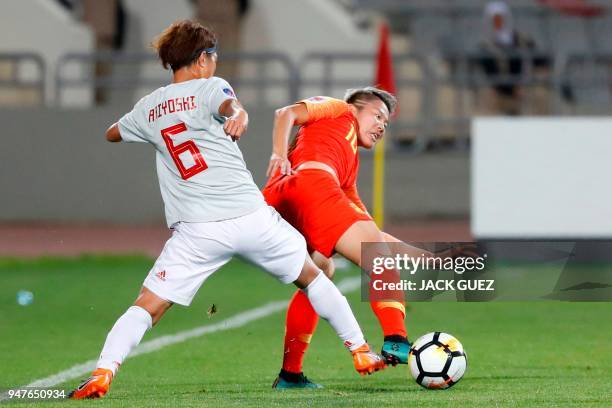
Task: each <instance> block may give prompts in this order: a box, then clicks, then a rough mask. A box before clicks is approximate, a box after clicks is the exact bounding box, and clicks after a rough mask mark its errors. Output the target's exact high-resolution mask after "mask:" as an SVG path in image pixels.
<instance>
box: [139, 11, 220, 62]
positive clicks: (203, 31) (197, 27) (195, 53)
mask: <svg viewBox="0 0 612 408" xmlns="http://www.w3.org/2000/svg"><path fill="white" fill-rule="evenodd" d="M216 44H217V37H216V36H215V33H214V32H213V31H212V30H210V29H208V28H206V27H204V26H203V25H202V24H200V23H198V22H196V21H191V20H181V21H176V22H174V23H172V24H171V25H170V27H168V28H166V29H165V30H164V31H163V32H162V33H161V34H160V35H159V37H157V38H156V39H155V40H154V41H153V43H152V44H151V45H152V46H153V48H155V49H156V50H157V55H158V56H159V59H160V60H161V63H162V65H163V67H164V68H165V69H168V67H170V68H172V71H177V70H179V69H181V68H183V67H185V66H188V65H190V64H191V63H193V62H194V61H195V60H197V59H198V58H199V57H200V55H201V54H202V52H204V50H206V49H208V48H212V47H214V46H215V45H216Z"/></svg>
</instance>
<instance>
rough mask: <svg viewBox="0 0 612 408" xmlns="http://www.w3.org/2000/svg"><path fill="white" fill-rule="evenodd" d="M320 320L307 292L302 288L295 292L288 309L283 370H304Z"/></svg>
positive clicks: (299, 371)
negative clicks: (306, 353)
mask: <svg viewBox="0 0 612 408" xmlns="http://www.w3.org/2000/svg"><path fill="white" fill-rule="evenodd" d="M318 322H319V316H318V315H317V313H316V312H315V311H314V309H313V308H312V305H311V304H310V301H309V300H308V297H307V296H306V294H305V293H304V292H302V291H301V290H298V291H297V292H295V295H293V298H292V299H291V302H290V303H289V308H288V309H287V320H286V322H285V354H284V355H283V370H285V371H289V372H291V373H301V372H302V364H303V363H304V353H305V352H306V350H307V349H308V345H309V344H310V339H311V338H312V334H313V333H314V331H315V329H316V328H317V323H318Z"/></svg>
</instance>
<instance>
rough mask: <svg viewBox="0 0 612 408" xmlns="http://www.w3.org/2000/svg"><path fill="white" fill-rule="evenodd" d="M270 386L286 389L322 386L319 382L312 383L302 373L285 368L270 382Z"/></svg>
mask: <svg viewBox="0 0 612 408" xmlns="http://www.w3.org/2000/svg"><path fill="white" fill-rule="evenodd" d="M272 388H276V389H282V390H288V389H299V388H315V389H317V388H323V386H322V385H321V384H317V383H313V382H312V381H310V380H309V379H308V378H307V377H306V376H305V375H304V373H299V374H295V373H289V372H287V371H285V370H281V372H280V373H279V374H278V377H276V380H274V383H273V384H272Z"/></svg>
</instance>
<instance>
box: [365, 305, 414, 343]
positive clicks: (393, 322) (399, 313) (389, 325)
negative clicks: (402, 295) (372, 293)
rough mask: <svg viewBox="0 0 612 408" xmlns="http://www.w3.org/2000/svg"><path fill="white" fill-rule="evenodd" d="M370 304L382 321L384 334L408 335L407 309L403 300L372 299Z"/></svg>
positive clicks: (381, 325)
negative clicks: (405, 321) (384, 300)
mask: <svg viewBox="0 0 612 408" xmlns="http://www.w3.org/2000/svg"><path fill="white" fill-rule="evenodd" d="M370 306H371V307H372V310H373V311H374V314H375V315H376V317H377V318H378V321H379V322H380V327H381V328H382V330H383V336H391V335H400V336H403V337H406V326H405V325H404V317H405V315H406V311H405V310H406V309H405V307H404V304H403V302H397V301H391V302H383V301H372V302H370Z"/></svg>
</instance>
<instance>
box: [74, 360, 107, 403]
mask: <svg viewBox="0 0 612 408" xmlns="http://www.w3.org/2000/svg"><path fill="white" fill-rule="evenodd" d="M112 380H113V372H112V371H111V370H107V369H106V368H97V369H96V370H95V371H94V372H93V373H91V376H90V377H89V378H88V379H86V380H85V381H83V382H82V383H81V385H79V386H78V387H77V389H76V390H74V391H72V392H71V393H70V394H69V395H68V398H71V399H85V398H100V397H103V396H104V394H106V393H107V392H108V389H109V388H110V384H111V381H112Z"/></svg>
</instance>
